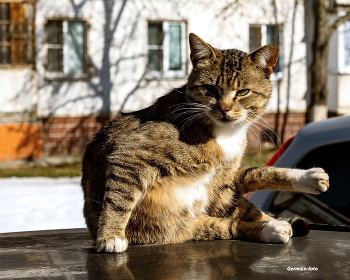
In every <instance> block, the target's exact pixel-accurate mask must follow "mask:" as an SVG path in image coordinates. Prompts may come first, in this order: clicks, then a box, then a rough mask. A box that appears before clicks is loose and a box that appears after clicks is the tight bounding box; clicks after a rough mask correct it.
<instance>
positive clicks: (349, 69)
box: [338, 21, 350, 74]
mask: <svg viewBox="0 0 350 280" xmlns="http://www.w3.org/2000/svg"><path fill="white" fill-rule="evenodd" d="M338 30H339V31H338V34H339V44H338V48H339V56H338V59H339V60H338V62H339V72H340V73H344V74H349V73H350V21H345V22H344V23H343V24H342V25H341V26H339V29H338Z"/></svg>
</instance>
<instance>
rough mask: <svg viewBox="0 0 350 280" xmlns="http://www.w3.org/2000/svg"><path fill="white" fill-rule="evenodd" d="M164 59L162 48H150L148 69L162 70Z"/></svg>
mask: <svg viewBox="0 0 350 280" xmlns="http://www.w3.org/2000/svg"><path fill="white" fill-rule="evenodd" d="M162 60H163V51H162V50H148V70H150V71H161V70H162Z"/></svg>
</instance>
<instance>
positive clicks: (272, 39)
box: [249, 24, 283, 76]
mask: <svg viewBox="0 0 350 280" xmlns="http://www.w3.org/2000/svg"><path fill="white" fill-rule="evenodd" d="M271 43H275V44H277V45H278V46H279V47H280V53H279V58H278V61H277V64H276V69H275V72H274V76H280V75H282V73H283V64H282V63H283V28H282V26H280V25H276V24H273V25H250V26H249V51H250V52H252V51H255V50H256V49H258V48H260V47H261V46H263V45H266V44H271Z"/></svg>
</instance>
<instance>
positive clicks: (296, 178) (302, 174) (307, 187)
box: [288, 168, 329, 194]
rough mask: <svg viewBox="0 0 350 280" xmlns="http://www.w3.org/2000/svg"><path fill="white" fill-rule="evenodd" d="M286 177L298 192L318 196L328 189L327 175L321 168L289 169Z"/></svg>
mask: <svg viewBox="0 0 350 280" xmlns="http://www.w3.org/2000/svg"><path fill="white" fill-rule="evenodd" d="M288 176H289V178H290V180H291V181H292V184H293V188H294V189H295V190H296V191H298V192H306V193H312V194H319V193H321V192H325V191H326V190H328V188H329V177H328V174H327V173H326V172H325V171H324V170H323V169H322V168H310V169H308V170H300V169H289V170H288Z"/></svg>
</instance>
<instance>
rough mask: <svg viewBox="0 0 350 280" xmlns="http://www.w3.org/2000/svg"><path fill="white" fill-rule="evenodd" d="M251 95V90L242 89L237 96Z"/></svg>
mask: <svg viewBox="0 0 350 280" xmlns="http://www.w3.org/2000/svg"><path fill="white" fill-rule="evenodd" d="M248 93H249V89H242V90H239V91H237V93H236V96H245V95H247V94H248Z"/></svg>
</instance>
